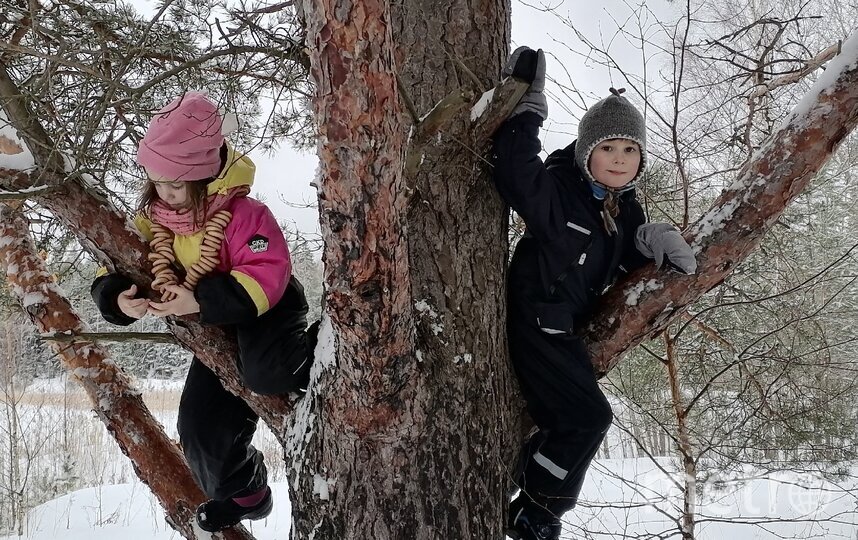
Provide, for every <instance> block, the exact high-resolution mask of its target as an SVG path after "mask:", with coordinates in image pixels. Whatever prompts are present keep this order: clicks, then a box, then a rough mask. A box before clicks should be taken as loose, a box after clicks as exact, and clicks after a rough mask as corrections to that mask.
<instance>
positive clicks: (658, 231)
mask: <svg viewBox="0 0 858 540" xmlns="http://www.w3.org/2000/svg"><path fill="white" fill-rule="evenodd" d="M504 75H507V76H508V75H514V76H516V77H518V78H521V79H524V80H526V81H528V82H530V83H531V86H530V88H529V90H528V92H527V93H526V94H525V95H524V97H523V98H522V99H521V101H520V102H519V104H518V105H517V107H516V109H515V110H514V111H513V113H512V116H511V117H510V118H509V119H508V120H507V121H506V122H505V123H504V124H503V125H502V126H501V127H500V129H499V130H498V132H497V133H496V134H495V138H494V149H493V160H494V180H495V185H496V186H497V189H498V192H499V193H500V194H501V196H502V197H503V199H504V200H505V201H506V202H507V204H509V205H510V206H511V207H512V208H513V209H514V210H515V211H516V212H518V214H519V215H520V216H521V217H522V218H523V219H524V222H525V224H526V225H527V232H526V233H525V235H524V237H523V238H522V239H521V241H520V242H519V243H518V245H517V246H516V248H515V253H514V255H513V258H512V261H511V263H510V268H509V278H508V279H509V283H508V293H507V302H508V304H507V316H508V318H507V336H508V339H509V351H510V358H511V360H512V364H513V367H514V369H515V372H516V375H517V377H518V380H519V385H520V387H521V392H522V394H523V396H524V398H525V400H526V401H527V405H528V411H529V412H530V415H531V417H532V418H533V420H534V422H535V423H536V425H537V427H538V431H537V433H536V434H535V435H534V436H533V437H532V438H531V439H530V441H528V443H526V444H525V446H524V448H523V449H522V451H521V457H520V463H519V470H518V471H517V473H516V475H517V478H516V480H517V485H518V487H520V488H521V492H520V493H519V495H518V497H516V498H515V499H514V500H513V501H512V502H511V503H510V509H509V518H508V524H507V527H508V530H507V533H508V534H509V535H510V536H512V537H513V538H522V539H526V540H553V539H557V538H559V537H560V529H561V526H560V521H559V518H560V516H561V515H562V514H563V513H564V512H565V511H567V510H569V509H571V508H573V507H574V506H575V504H576V502H577V499H578V494H579V492H580V491H581V485H582V484H583V482H584V476H585V474H586V472H587V468H588V467H589V466H590V461H591V460H592V458H593V456H594V455H595V454H596V451H597V450H598V448H599V444H600V443H601V441H602V439H603V437H604V435H605V433H606V432H607V430H608V428H609V427H610V425H611V421H612V418H613V416H612V412H611V406H610V405H609V403H608V400H607V399H606V398H605V396H604V395H603V394H602V391H601V390H600V389H599V385H598V383H597V381H596V377H595V375H594V373H593V368H592V365H591V362H590V357H589V354H588V353H587V348H586V346H585V345H584V342H583V341H582V340H581V338H580V337H578V336H576V335H575V331H576V330H577V329H579V328H584V327H585V326H586V324H587V321H588V319H589V317H590V316H591V314H592V313H593V311H594V309H595V307H596V306H597V304H598V301H599V296H600V295H601V294H602V292H603V291H604V290H605V289H606V288H607V287H609V286H610V285H611V284H612V283H613V282H614V281H615V280H616V279H617V277H618V276H619V275H620V274H621V273H622V274H625V273H628V272H631V271H632V270H635V269H636V268H638V267H639V266H641V265H642V264H644V263H645V262H646V260H647V259H646V257H650V258H655V259H656V262H657V264H659V265H661V263H662V261H663V260H664V257H665V256H667V258H668V259H669V262H670V263H671V264H673V265H675V266H676V267H678V268H679V269H681V270H682V271H684V272H686V273H693V272H694V271H695V270H696V262H695V260H694V255H693V253H692V251H691V248H690V247H688V245H687V244H686V243H685V241H684V240H683V238H682V236H681V235H680V234H679V231H677V230H676V229H675V228H674V227H673V226H671V225H668V224H663V223H655V224H645V221H646V220H645V217H644V213H643V209H642V208H641V206H640V204H638V202H637V200H636V199H635V189H634V184H635V181H636V180H637V179H638V178H640V176H641V175H642V174H643V171H644V167H645V164H646V153H645V148H646V144H645V143H646V130H645V127H644V120H643V117H642V116H641V114H640V113H639V112H638V111H637V109H635V107H634V106H633V105H632V104H631V103H630V102H629V101H628V100H627V99H626V98H624V97H622V95H621V93H622V90H619V91H618V90H614V89H613V88H612V89H611V95H610V96H608V97H607V98H605V99H603V100H602V101H600V102H598V103H596V104H595V105H594V106H593V107H591V108H590V109H589V110H588V111H587V113H586V114H585V115H584V116H583V117H582V118H581V122H580V123H579V125H578V139H577V141H576V142H573V143H572V144H571V145H569V146H568V147H566V148H564V149H562V150H558V151H556V152H554V153H552V154H551V155H550V156H548V159H547V160H546V161H545V163H543V162H542V160H541V159H540V158H539V155H538V154H539V152H540V150H541V148H542V145H541V144H540V142H539V138H538V133H539V126H541V125H542V121H543V120H545V119H546V118H547V117H548V108H547V104H546V100H545V96H544V95H543V93H542V90H543V87H544V84H545V58H544V56H543V54H542V51H541V50H539V51H534V50H531V49H529V48H527V47H520V48H519V49H517V50H516V51H515V52H514V53H513V54H512V56H511V57H510V59H509V62H508V63H507V66H506V68H505V69H504ZM645 256H646V257H645Z"/></svg>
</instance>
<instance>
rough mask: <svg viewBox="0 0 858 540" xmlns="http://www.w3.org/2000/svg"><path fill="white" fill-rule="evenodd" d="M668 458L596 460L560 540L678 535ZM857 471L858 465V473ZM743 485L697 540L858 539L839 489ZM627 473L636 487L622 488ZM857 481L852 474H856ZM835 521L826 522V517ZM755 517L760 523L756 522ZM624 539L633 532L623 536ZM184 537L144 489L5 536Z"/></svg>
mask: <svg viewBox="0 0 858 540" xmlns="http://www.w3.org/2000/svg"><path fill="white" fill-rule="evenodd" d="M669 467H670V463H669V462H668V460H664V461H660V462H659V466H656V465H655V464H654V463H653V462H652V461H650V460H648V459H643V458H638V459H606V460H599V461H597V462H596V463H594V466H593V468H592V469H591V474H590V477H589V478H588V481H587V483H586V484H585V486H584V491H583V493H582V496H583V500H582V502H581V504H580V505H579V508H578V510H576V511H575V512H571V513H569V514H567V515H566V516H565V517H564V522H565V528H564V535H563V538H570V539H571V538H581V537H584V535H583V534H582V533H581V528H582V527H583V528H585V529H586V530H587V531H589V534H588V535H587V536H586V538H593V539H599V540H610V539H615V538H616V539H619V538H624V537H635V538H653V537H656V536H657V535H662V536H658V537H659V538H677V539H678V538H679V534H678V533H676V532H675V531H674V532H673V534H672V535H671V534H665V532H666V531H673V530H674V529H675V524H671V522H670V518H669V516H667V515H664V514H662V513H661V512H660V511H659V509H662V510H668V512H669V515H670V516H675V515H676V512H675V510H674V511H670V510H669V508H670V505H671V504H676V503H677V502H678V501H677V500H676V499H674V498H672V497H674V496H675V495H676V494H677V489H676V486H675V484H674V479H679V478H681V476H680V475H678V474H676V475H670V476H668V475H667V474H665V473H664V472H662V470H661V469H662V468H664V469H668V468H669ZM853 472H858V467H856V468H855V470H853ZM745 473H746V474H743V476H744V477H745V478H750V479H749V480H746V481H744V482H742V483H731V482H726V483H724V484H719V486H720V487H719V488H718V489H717V490H715V489H711V488H710V489H707V488H706V487H704V490H703V494H702V498H703V511H702V515H701V516H700V519H701V520H702V524H701V525H700V526H698V529H697V531H698V535H697V537H698V539H700V540H722V539H725V538H729V539H730V540H770V539H771V540H775V539H780V538H796V539H802V540H807V539H811V538H819V539H826V540H829V539H831V540H833V539H838V538H842V539H854V538H855V537H856V534H858V515H856V500H855V499H854V498H853V497H852V496H848V495H846V494H845V493H844V492H843V489H844V487H849V488H855V487H856V485H858V482H856V481H855V480H850V484H852V485H850V486H843V485H841V486H840V487H837V486H835V485H833V484H830V483H828V482H825V481H824V480H821V479H818V478H814V477H812V476H809V475H803V476H801V475H797V474H794V473H789V474H787V473H783V474H778V475H776V476H774V477H772V478H765V477H762V476H759V475H758V476H756V477H754V476H753V471H745ZM619 477H622V478H624V479H626V480H628V481H631V482H632V483H631V484H629V483H626V482H621V481H620V480H619ZM852 478H855V477H854V476H853V477H852ZM272 488H273V491H274V497H275V499H274V500H275V511H274V513H272V515H271V516H269V517H268V518H267V519H265V520H261V521H258V522H248V523H247V524H248V525H249V526H250V527H251V529H252V532H253V534H254V535H255V537H256V538H258V539H259V540H274V539H275V538H276V539H281V540H282V539H286V538H288V537H289V515H290V507H289V501H288V488H287V485H286V484H285V483H277V484H273V485H272ZM825 518H833V519H829V520H828V521H826V522H825V523H822V522H819V521H818V520H820V519H825ZM754 521H760V522H762V523H761V524H760V525H752V524H751V523H753V522H754ZM624 535H628V536H624ZM117 538H122V539H123V540H144V539H145V540H168V539H170V540H173V539H175V540H178V539H180V538H181V537H180V536H179V535H178V534H177V533H175V532H173V531H172V530H171V529H170V528H169V527H168V526H167V524H166V523H165V521H164V516H163V513H162V512H161V510H160V508H159V506H158V504H157V502H156V501H155V500H154V499H153V498H152V497H151V495H150V494H149V492H148V490H147V489H146V488H145V487H144V486H142V485H141V484H120V485H112V486H100V487H96V488H87V489H82V490H78V491H75V492H73V493H70V494H67V495H64V496H62V497H59V498H57V499H54V500H52V501H49V502H47V503H45V504H42V505H41V506H39V507H37V508H35V509H34V510H32V511H31V512H30V513H29V516H28V527H27V532H26V534H25V535H24V536H20V537H19V536H7V537H0V540H24V539H27V540H49V539H50V540H54V539H63V540H108V539H109V540H114V539H117Z"/></svg>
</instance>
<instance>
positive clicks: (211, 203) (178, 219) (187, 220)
mask: <svg viewBox="0 0 858 540" xmlns="http://www.w3.org/2000/svg"><path fill="white" fill-rule="evenodd" d="M247 192H248V189H247V186H238V187H235V188H232V189H230V190H229V191H228V192H226V194H222V193H215V194H214V195H209V196H208V197H207V198H206V202H207V203H208V204H207V206H206V213H205V215H204V216H202V220H201V221H200V222H197V223H194V213H193V211H191V210H190V209H183V210H174V209H173V208H170V206H169V205H168V204H167V203H165V202H164V201H162V200H161V199H158V200H156V201H155V202H154V203H152V206H151V207H150V208H149V218H150V219H151V220H152V221H154V222H155V223H157V224H159V225H163V226H164V227H167V228H168V229H170V230H171V231H173V234H180V235H182V236H187V235H189V234H194V233H195V232H197V231H199V230H200V229H202V228H203V227H204V226H205V224H206V222H207V221H208V220H209V219H211V217H212V216H213V215H215V214H216V213H217V212H219V211H220V210H223V209H224V208H226V207H227V206H228V205H229V203H230V202H232V200H233V199H235V198H237V197H244V196H246V195H247Z"/></svg>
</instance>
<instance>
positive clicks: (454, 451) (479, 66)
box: [293, 0, 519, 540]
mask: <svg viewBox="0 0 858 540" xmlns="http://www.w3.org/2000/svg"><path fill="white" fill-rule="evenodd" d="M303 9H304V15H305V20H306V23H307V34H308V36H309V38H308V43H307V45H308V49H309V50H310V64H311V67H312V69H311V73H312V76H313V78H314V82H315V84H316V87H317V96H316V99H315V102H314V112H315V115H316V119H317V124H318V129H319V137H320V144H319V156H320V161H321V173H320V176H321V178H320V185H321V189H320V197H319V201H320V211H321V217H322V231H323V235H324V237H325V240H326V249H325V263H326V274H325V278H326V282H327V285H328V293H327V306H326V312H327V314H328V315H329V316H330V319H331V323H332V327H333V329H334V333H335V335H336V347H335V351H334V355H335V357H336V365H334V364H333V362H325V363H324V364H323V371H322V373H319V374H318V378H317V379H316V383H315V384H314V385H313V390H312V391H311V395H310V396H308V398H309V399H306V398H305V401H304V402H302V403H301V404H299V405H298V407H299V410H301V409H306V410H307V411H310V410H312V411H313V412H314V413H315V415H316V416H315V417H314V420H315V421H314V422H312V425H311V426H310V428H309V431H308V432H307V433H302V432H299V433H296V440H298V441H299V442H300V444H297V445H296V446H295V447H294V448H293V461H294V465H295V466H294V473H293V485H295V484H296V483H297V488H296V489H294V492H293V501H294V502H293V508H294V511H293V514H294V518H295V519H294V522H293V538H307V537H308V536H310V535H315V537H322V538H365V537H366V536H367V535H368V534H371V536H372V537H373V538H375V539H379V540H382V539H434V538H487V537H498V538H499V537H500V536H501V523H502V519H501V516H502V515H503V513H504V510H505V507H506V500H505V497H504V493H505V488H506V485H507V483H508V478H507V477H506V464H507V463H508V462H509V461H510V457H511V454H512V452H514V451H515V447H516V446H517V435H518V432H519V430H518V420H519V415H518V410H519V409H518V408H517V407H513V406H512V403H513V400H514V399H516V396H517V392H516V390H515V383H514V381H513V379H512V377H511V376H510V372H509V369H508V367H507V364H506V360H505V358H506V354H505V339H504V337H503V336H504V331H503V329H504V303H503V297H504V294H503V289H504V282H503V275H504V267H505V261H506V253H507V250H506V225H507V219H506V218H507V214H506V211H505V210H504V208H503V206H502V204H501V203H500V201H499V198H498V197H497V195H496V194H495V192H494V190H493V188H492V186H491V182H490V178H489V175H488V173H487V170H486V167H484V166H483V163H482V159H483V158H482V156H481V155H480V154H481V146H479V145H477V144H476V143H475V141H473V140H472V135H471V128H470V119H469V115H468V114H459V115H458V116H457V117H455V118H452V119H451V118H449V116H447V117H446V122H445V121H444V119H443V118H441V117H442V116H444V115H443V114H439V115H438V116H434V117H433V116H431V115H430V117H431V118H433V119H434V118H440V120H439V122H440V123H442V124H443V130H438V129H437V127H438V126H437V125H435V127H434V128H433V127H431V126H429V125H428V124H432V122H431V121H430V118H427V119H426V120H425V121H426V124H427V125H426V126H420V125H416V126H413V120H414V119H412V118H411V117H410V116H408V115H407V114H405V112H404V110H403V107H402V105H401V104H402V103H404V102H405V101H408V102H410V103H411V104H412V105H413V109H414V110H413V111H412V114H415V116H418V117H419V116H422V115H424V114H426V113H429V111H430V110H431V109H433V107H434V106H435V104H436V103H438V102H440V101H442V99H443V98H445V96H448V95H449V96H451V98H450V100H448V102H445V105H444V107H442V108H446V107H447V105H448V104H449V107H450V108H449V109H447V110H458V109H457V106H458V105H461V104H467V103H468V100H467V99H460V97H461V96H462V95H463V94H464V95H467V94H473V89H470V90H471V91H470V92H468V89H466V90H465V91H464V92H463V91H462V87H463V80H467V81H468V84H469V85H470V84H472V79H473V77H472V76H471V75H470V73H468V72H471V73H473V74H475V78H476V79H478V80H479V81H481V82H480V85H481V86H483V87H491V86H493V84H494V81H496V80H497V74H498V73H499V70H500V63H501V60H502V59H503V58H504V57H505V56H506V47H507V43H508V39H509V32H508V30H509V4H508V2H506V1H493V2H473V1H462V0H444V1H441V2H437V1H434V2H429V1H426V2H406V3H398V4H396V5H395V6H394V5H393V4H392V3H388V2H383V1H381V2H379V1H372V0H370V1H358V2H352V1H342V0H327V1H321V2H316V1H314V2H311V1H305V2H304V3H303ZM471 50H478V51H480V54H478V55H470V56H467V57H466V59H465V60H464V61H458V58H457V57H458V56H459V55H464V54H465V53H466V51H471ZM486 52H488V53H489V54H486ZM465 62H467V64H468V67H467V69H466V68H464V67H462V66H463V65H464V63H465ZM397 76H398V77H399V78H400V83H401V84H400V89H401V90H403V91H404V95H403V94H402V93H400V91H398V90H397V80H396V78H397ZM479 90H481V89H479ZM412 126H413V128H414V138H413V140H412V141H411V144H412V145H415V144H416V145H419V146H420V149H419V150H415V149H414V148H411V149H410V150H409V149H407V148H406V144H407V143H409V140H408V139H407V133H408V132H409V128H411V127H412ZM433 130H434V132H435V137H430V136H429V132H430V131H433ZM406 153H409V166H408V167H407V168H406V167H405V155H406ZM301 416H302V417H303V416H309V413H303V414H301ZM320 483H321V484H323V489H321V490H320V489H319V486H320ZM320 494H322V495H323V497H320ZM357 507H359V508H360V510H359V511H355V509H356V508H357Z"/></svg>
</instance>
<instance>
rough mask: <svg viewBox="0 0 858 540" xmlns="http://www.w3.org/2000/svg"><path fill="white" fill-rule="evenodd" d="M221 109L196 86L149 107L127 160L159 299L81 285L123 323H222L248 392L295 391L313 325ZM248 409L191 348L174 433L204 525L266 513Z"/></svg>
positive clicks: (113, 283)
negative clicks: (133, 160)
mask: <svg viewBox="0 0 858 540" xmlns="http://www.w3.org/2000/svg"><path fill="white" fill-rule="evenodd" d="M225 131H228V130H227V129H225V126H224V118H223V117H222V116H221V114H220V112H219V111H218V108H217V106H216V105H215V104H214V103H212V102H211V101H210V100H209V99H208V98H207V97H206V96H205V95H204V94H200V93H196V92H188V93H187V94H185V95H183V96H181V97H180V98H178V99H176V100H175V101H173V102H172V103H170V104H169V105H167V106H166V107H164V108H163V109H161V110H160V111H158V113H156V115H155V117H154V118H153V120H152V123H151V124H150V126H149V129H148V130H147V132H146V135H145V136H144V137H143V139H142V140H141V141H140V145H139V148H138V152H137V161H138V163H139V164H140V165H142V166H143V168H144V169H145V171H146V174H147V176H148V182H147V183H146V186H145V188H144V191H143V194H142V196H141V199H140V206H139V210H140V213H139V215H138V216H137V218H136V219H135V224H136V225H137V227H138V229H139V230H140V232H141V233H142V234H143V235H144V237H145V238H146V239H147V240H149V242H150V244H151V248H152V252H151V253H150V255H149V257H150V259H151V260H152V262H153V268H152V271H153V274H154V281H153V282H152V289H153V290H154V291H156V292H157V293H159V294H160V295H161V298H160V301H150V300H148V299H146V298H145V297H140V296H139V295H138V290H137V287H136V286H135V285H133V284H131V280H130V279H129V278H128V277H126V276H123V275H120V274H109V275H104V276H101V277H99V278H98V279H96V281H95V283H93V285H92V296H93V299H94V300H95V302H96V304H97V305H98V307H99V310H100V311H101V313H102V315H103V316H104V318H105V319H107V320H108V321H109V322H112V323H114V324H121V325H127V324H131V323H132V322H134V321H135V320H137V319H139V318H141V317H143V316H144V315H145V314H146V313H151V314H153V315H156V316H159V317H167V316H169V315H188V314H192V313H199V317H200V322H202V323H203V324H212V325H218V326H225V327H232V328H234V329H235V334H236V337H237V341H238V350H239V353H238V357H237V358H236V363H237V367H238V371H239V373H240V374H241V377H242V379H243V381H244V383H245V384H246V385H247V387H248V388H249V389H250V390H252V391H254V392H257V393H259V394H283V393H287V392H299V393H300V392H303V390H304V389H305V388H306V385H307V382H308V380H309V373H310V364H311V362H312V359H313V349H314V347H315V339H316V333H317V332H318V325H317V324H316V325H314V326H313V327H312V329H311V330H309V331H307V330H306V327H307V320H306V315H307V309H308V307H307V301H306V299H305V297H304V289H303V287H302V286H301V284H300V282H299V281H298V280H297V278H295V276H293V275H292V268H291V261H290V258H289V248H288V246H287V243H286V239H285V238H284V237H283V233H282V232H281V230H280V227H279V226H278V225H277V221H276V220H275V219H274V216H273V215H272V214H271V212H270V210H269V209H268V208H267V207H266V206H265V205H264V204H262V203H261V202H259V201H256V200H254V199H251V198H250V197H248V196H247V194H248V192H249V191H250V186H251V185H252V184H253V176H254V172H255V166H254V164H253V162H251V161H250V159H249V158H248V157H247V156H244V155H242V154H239V153H238V152H236V151H235V150H234V149H233V148H232V146H231V145H230V144H229V143H228V142H227V141H226V140H225V138H224V132H225ZM257 420H258V417H257V415H256V414H255V413H254V412H253V411H252V410H251V408H250V407H249V406H248V405H247V404H246V403H245V402H244V401H243V400H242V399H241V398H239V397H236V396H235V395H233V394H231V393H230V392H228V391H227V390H226V389H224V387H223V386H222V384H221V382H220V380H219V379H218V378H217V376H216V375H215V374H214V373H212V371H211V370H209V369H208V368H207V367H206V366H205V365H203V364H202V363H201V362H200V361H199V360H198V359H197V358H194V359H193V362H192V363H191V368H190V371H189V372H188V377H187V380H186V381H185V387H184V391H183V393H182V398H181V401H180V403H179V421H178V429H179V438H180V442H181V445H182V450H183V451H184V453H185V457H186V458H187V460H188V464H189V465H190V467H191V470H192V472H193V474H194V477H195V478H196V480H197V482H198V483H199V485H200V487H201V488H202V489H203V491H204V492H205V493H206V494H207V495H208V496H209V497H210V498H211V500H209V501H207V502H205V503H203V504H202V505H200V507H199V508H198V509H197V521H198V523H199V525H200V527H201V528H202V529H204V530H206V531H210V532H214V531H219V530H221V529H224V528H227V527H230V526H232V525H235V524H237V523H238V522H239V521H240V520H242V519H260V518H263V517H265V516H267V515H268V514H269V513H270V512H271V508H272V500H271V490H270V489H269V488H268V484H267V472H266V468H265V464H264V463H263V457H262V454H261V453H260V452H259V451H258V450H257V449H256V448H254V447H253V446H252V445H251V439H252V438H253V433H254V432H255V430H256V422H257Z"/></svg>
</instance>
